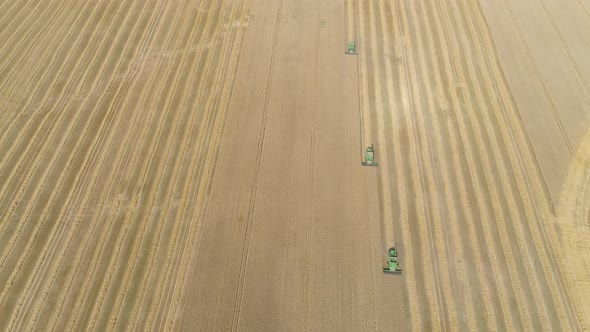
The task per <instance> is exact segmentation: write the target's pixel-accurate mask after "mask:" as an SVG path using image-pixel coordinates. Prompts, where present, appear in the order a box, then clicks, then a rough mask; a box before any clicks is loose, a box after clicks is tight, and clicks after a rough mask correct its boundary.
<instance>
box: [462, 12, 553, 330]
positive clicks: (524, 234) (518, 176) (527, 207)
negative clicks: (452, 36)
mask: <svg viewBox="0 0 590 332" xmlns="http://www.w3.org/2000/svg"><path fill="white" fill-rule="evenodd" d="M463 9H465V8H463ZM470 23H471V22H470ZM469 27H470V32H471V34H472V36H473V38H472V39H474V40H475V41H476V42H477V43H479V42H480V40H479V38H477V37H476V33H475V32H474V28H473V24H470V25H469ZM480 51H481V50H477V53H480ZM468 57H470V55H468ZM480 58H484V57H483V55H480ZM482 67H484V69H485V68H487V67H486V66H485V65H484V66H482ZM470 69H471V68H470ZM484 71H485V70H484ZM486 72H487V71H486ZM488 80H489V79H488ZM484 85H485V86H486V87H489V86H491V84H490V83H488V84H484ZM491 93H493V92H491ZM477 97H478V99H480V98H481V97H480V94H477ZM490 99H492V100H493V101H492V104H493V105H494V106H495V107H498V106H497V105H496V104H495V101H496V99H495V98H490ZM480 104H482V105H485V103H483V102H482V101H480ZM484 109H485V108H484ZM484 114H485V115H489V113H488V112H484ZM494 114H496V112H494ZM483 122H484V123H486V124H487V123H489V122H491V121H490V120H483ZM496 122H500V125H502V124H503V123H502V119H499V120H497V121H496ZM502 128H506V127H505V126H503V127H502ZM488 131H489V132H490V136H491V137H492V139H491V142H492V146H493V147H494V148H496V146H495V145H496V144H497V143H496V142H497V140H498V138H497V137H496V136H495V133H494V132H493V130H492V129H489V130H488ZM503 132H505V131H502V133H503ZM512 144H513V143H512V142H511V141H510V140H508V141H504V145H505V146H511V145H512ZM496 149H499V148H496ZM496 151H500V150H496ZM500 153H501V152H499V153H497V154H498V155H501V154H500ZM507 155H508V156H507V157H508V159H509V160H510V162H511V164H512V169H514V170H516V169H517V168H518V165H517V164H516V161H515V160H514V154H512V153H507ZM515 166H516V167H515ZM501 174H503V173H501ZM512 174H513V176H514V177H515V178H516V179H515V180H513V181H515V182H516V184H514V182H512V181H511V182H512V184H513V186H516V188H514V190H513V191H514V192H515V193H516V194H517V195H518V196H517V197H520V198H521V199H523V200H524V201H523V203H524V205H521V207H522V208H523V209H524V211H525V213H526V216H527V219H529V220H532V219H531V218H534V217H533V216H532V211H531V206H530V205H527V204H526V197H523V196H525V195H526V193H523V191H522V180H521V176H522V175H521V174H520V173H519V172H518V171H517V170H516V172H514V171H513V172H512ZM501 179H503V178H502V177H501ZM506 181H509V180H506ZM509 183H510V182H506V184H504V186H505V188H513V186H510V185H509ZM507 186H510V187H507ZM508 203H509V206H511V208H512V209H517V207H516V206H515V205H514V204H513V201H512V200H509V202H508ZM523 203H521V204H523ZM513 220H520V219H518V216H517V215H516V213H514V214H513ZM518 225H520V223H518ZM519 229H520V234H521V237H522V239H523V240H525V241H526V237H527V232H526V231H525V230H524V229H523V228H522V227H520V228H519ZM523 250H525V251H523ZM521 253H523V255H527V254H528V253H529V248H528V246H526V247H525V248H522V249H521ZM525 257H529V256H525ZM525 266H526V267H527V273H528V274H529V277H530V276H531V274H533V273H534V272H533V269H531V267H530V266H528V265H525ZM534 276H535V279H536V280H537V283H538V285H539V288H542V287H541V282H542V281H543V279H539V276H538V275H537V274H534ZM550 288H551V287H550ZM532 290H533V294H534V295H535V297H536V299H537V303H540V304H545V305H544V306H543V308H542V309H543V310H544V312H545V314H544V315H541V319H542V322H543V324H544V325H545V326H550V322H549V320H548V316H549V314H548V312H547V310H548V309H550V308H548V307H547V306H548V305H551V303H548V302H553V300H549V301H543V300H542V295H541V294H540V293H539V291H538V289H537V288H533V289H532Z"/></svg>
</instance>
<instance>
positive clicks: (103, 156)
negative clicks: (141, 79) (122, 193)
mask: <svg viewBox="0 0 590 332" xmlns="http://www.w3.org/2000/svg"><path fill="white" fill-rule="evenodd" d="M151 18H153V16H151ZM144 43H145V41H142V42H141V43H139V45H140V47H139V48H138V49H141V47H143V46H144ZM136 53H137V51H136ZM133 69H134V68H133V66H132V67H130V69H129V70H128V72H127V74H126V75H127V77H129V76H130V75H131V74H132V72H133ZM127 81H128V80H124V82H127ZM115 100H119V98H116V99H115ZM110 108H115V106H114V105H111V107H110ZM120 114H123V113H122V112H120ZM110 127H111V126H109V128H110ZM119 127H120V119H119V120H118V121H117V122H116V125H115V129H114V130H111V131H110V134H109V137H108V138H107V139H106V143H104V144H105V145H106V146H107V148H106V151H110V149H111V147H112V142H113V137H114V133H115V132H116V131H117V130H118V128H119ZM126 132H129V131H126ZM125 141H126V140H124V142H125ZM106 156H107V153H106V152H104V153H103V154H101V157H100V160H99V161H98V162H97V164H98V167H96V168H95V172H93V174H91V175H90V176H91V178H92V179H91V182H90V185H89V186H88V188H89V189H87V190H86V191H85V192H84V195H83V196H84V198H83V199H82V203H80V204H76V206H82V207H86V204H87V201H88V199H89V196H90V194H91V193H92V192H94V187H95V183H96V180H97V178H98V174H99V172H98V171H99V170H101V169H102V165H103V163H104V161H105V160H106ZM117 160H118V159H117ZM114 170H115V169H113V171H114ZM74 196H75V197H79V196H82V193H79V194H77V195H74ZM68 205H70V204H67V203H66V204H65V205H64V206H68ZM85 210H86V208H83V209H82V215H80V214H78V215H76V216H72V218H73V220H75V222H74V224H75V225H77V224H78V223H79V222H80V219H81V218H82V216H83V215H84V212H85ZM63 213H64V212H63V210H62V214H63ZM64 218H65V217H64V216H60V217H59V218H58V220H63V219H64ZM65 219H69V218H65ZM92 225H93V230H92V232H88V236H89V235H90V234H91V233H94V229H95V226H96V224H94V223H93V224H92ZM72 232H73V230H72ZM71 236H73V234H71V235H68V238H69V240H67V241H66V243H67V246H66V247H67V248H69V246H70V241H71ZM87 241H88V238H86V240H84V241H83V242H82V243H86V242H87ZM57 242H60V241H57ZM79 252H80V253H82V252H85V249H84V250H82V251H79ZM65 255H66V249H62V252H61V253H60V255H59V257H60V263H59V264H57V265H55V266H54V269H53V271H52V273H51V276H52V277H51V278H50V281H49V282H47V281H46V287H45V289H44V291H43V294H44V295H43V298H42V299H41V300H37V301H38V304H37V306H36V307H35V311H34V315H33V318H32V319H31V320H30V323H31V324H33V325H34V322H35V321H36V317H37V315H38V313H39V311H40V310H41V307H40V306H41V304H42V303H43V302H44V301H45V298H46V295H47V294H48V292H49V288H48V287H50V286H51V285H52V284H53V281H54V279H55V275H56V274H57V271H58V269H59V267H60V265H61V260H63V259H64V258H65ZM43 261H47V259H44V260H43ZM74 261H76V262H78V260H74ZM47 268H48V266H47V267H46V269H47ZM78 268H79V265H75V267H74V269H73V270H75V271H77V270H78ZM44 273H45V272H43V273H34V275H41V276H42V275H44ZM71 278H73V275H72V274H69V275H68V279H70V280H71ZM66 285H67V283H66ZM30 294H31V295H30V296H33V294H34V293H31V292H30ZM31 301H32V299H31ZM23 318H24V316H23Z"/></svg>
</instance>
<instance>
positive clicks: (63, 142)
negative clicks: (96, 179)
mask: <svg viewBox="0 0 590 332" xmlns="http://www.w3.org/2000/svg"><path fill="white" fill-rule="evenodd" d="M112 49H113V47H111V48H110V51H109V52H111V51H112ZM104 65H105V64H104V63H103V67H104ZM63 113H64V114H67V112H63ZM93 114H94V113H93ZM90 117H91V118H93V116H92V115H91V116H90ZM79 118H80V114H79V113H78V115H76V116H75V118H74V120H73V121H71V122H70V125H69V126H68V129H67V130H66V133H69V132H71V130H72V129H73V127H74V125H75V124H76V123H77V121H78V120H79ZM89 123H91V121H89V122H87V124H86V127H85V128H87V126H88V124H89ZM55 134H56V133H55V130H54V131H53V133H52V137H53V136H55ZM68 137H69V134H65V135H63V138H62V140H61V142H60V144H59V146H58V148H57V149H56V151H57V153H55V154H54V156H53V158H52V161H51V162H50V163H49V164H50V165H52V166H50V167H49V168H47V169H46V171H45V172H44V174H43V175H42V177H41V178H42V179H43V180H42V181H41V182H42V183H44V182H45V179H46V178H47V176H48V174H49V172H50V171H51V170H52V167H53V165H54V164H55V162H56V160H57V156H58V155H59V154H60V153H59V152H60V150H61V149H62V147H63V145H64V144H65V141H66V139H67V138H68ZM82 141H83V140H79V141H78V145H77V146H79V144H80V142H82ZM47 145H48V144H46V146H45V148H47ZM71 155H72V156H73V155H74V154H71ZM39 159H41V158H38V160H37V162H39ZM35 168H36V167H35ZM39 187H42V185H41V186H39ZM39 187H38V188H39ZM23 191H24V188H23V189H21V191H20V192H19V195H22V194H23ZM38 193H39V190H36V191H35V193H33V196H37V195H38ZM16 201H18V200H16ZM34 202H36V200H35V199H33V200H31V204H29V205H28V207H27V209H26V212H25V215H28V214H29V213H30V212H31V209H32V206H33V203H34ZM13 212H14V209H11V213H10V214H9V216H7V218H9V217H10V216H11V214H12V213H13ZM13 238H14V237H13ZM9 251H10V250H9ZM9 251H8V252H9ZM8 252H5V254H4V256H3V258H2V262H4V260H5V258H6V257H5V256H6V254H7V253H8Z"/></svg>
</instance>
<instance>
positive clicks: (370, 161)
mask: <svg viewBox="0 0 590 332" xmlns="http://www.w3.org/2000/svg"><path fill="white" fill-rule="evenodd" d="M361 163H362V165H363V166H377V165H379V164H377V162H376V161H375V148H374V147H373V144H371V146H369V147H367V150H366V151H365V161H363V162H361Z"/></svg>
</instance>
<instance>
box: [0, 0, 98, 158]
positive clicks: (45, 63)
mask: <svg viewBox="0 0 590 332" xmlns="http://www.w3.org/2000/svg"><path fill="white" fill-rule="evenodd" d="M90 3H92V2H86V5H85V6H84V8H82V10H79V14H78V16H77V17H76V18H75V20H74V23H73V24H70V23H69V22H65V23H64V29H65V28H66V27H67V33H64V32H63V31H62V30H59V31H57V32H56V33H55V34H54V37H53V39H51V40H50V41H48V42H47V43H43V44H42V47H43V48H44V49H47V50H48V51H49V50H52V52H49V53H45V52H43V53H42V54H40V55H39V57H38V58H37V60H38V62H37V63H36V64H35V67H33V68H32V71H33V72H40V73H41V75H39V76H31V77H30V78H29V79H28V82H27V83H26V84H25V83H23V84H25V87H24V88H23V87H22V84H20V81H21V80H25V79H26V78H27V76H26V72H25V71H22V70H20V71H17V70H18V69H20V66H19V65H13V66H11V67H12V69H13V70H14V71H17V72H18V73H20V76H19V77H18V79H17V83H16V84H14V85H13V89H12V91H11V92H10V93H9V95H8V96H7V98H9V96H12V95H13V94H14V93H18V92H19V91H22V90H25V91H31V92H30V93H28V97H27V99H26V100H25V101H24V103H23V104H22V108H20V109H28V108H30V107H32V105H33V100H34V99H35V97H36V95H37V93H38V92H39V91H40V87H41V86H42V83H44V82H45V81H46V79H47V80H48V79H50V78H53V76H51V73H52V70H53V68H54V67H55V66H54V64H56V63H58V62H57V61H61V65H60V66H59V67H58V68H57V70H56V72H57V73H58V75H56V76H55V78H57V77H59V76H60V75H62V74H63V72H64V70H63V69H64V67H65V66H66V64H68V63H70V58H71V56H72V54H73V52H74V50H76V47H77V46H78V44H80V43H81V42H82V41H83V40H84V38H82V36H83V32H84V31H86V29H87V27H88V25H89V24H90V23H91V22H92V21H93V20H92V18H93V17H94V16H95V14H96V13H97V10H98V8H99V6H98V5H95V6H94V7H91V8H92V10H91V11H90V13H86V10H87V9H88V8H89V6H90V5H89V4H90ZM107 8H108V7H107ZM105 12H106V9H105ZM82 18H86V21H85V23H84V25H83V26H82V27H81V28H77V24H78V22H79V20H81V19H82ZM68 25H71V26H69V27H68ZM97 30H98V25H96V26H94V30H93V32H92V36H91V37H92V38H94V35H95V33H96V31H97ZM64 34H65V36H64ZM70 37H76V38H75V41H74V42H71V43H70V44H71V45H72V47H70V48H69V49H68V50H69V51H68V52H67V53H65V54H64V56H60V53H62V52H63V49H64V48H65V47H64V46H65V45H67V43H68V42H69V39H70ZM92 38H87V40H88V43H87V45H91V43H90V41H91V40H92ZM56 40H59V41H60V42H59V45H55V41H56ZM82 54H85V52H82ZM81 58H82V57H80V60H81ZM40 68H45V69H44V70H40ZM11 73H12V72H11ZM70 73H71V75H73V73H74V71H72V72H70ZM56 81H57V79H55V80H54V81H53V83H52V84H50V87H49V88H46V89H45V91H44V93H45V95H44V96H43V97H42V98H40V99H41V102H40V103H39V104H40V105H41V106H40V107H39V109H43V108H44V107H46V104H47V102H48V98H50V97H49V96H50V93H53V94H55V91H53V87H54V86H55V83H56ZM5 84H7V82H5ZM33 84H35V86H34V87H32V85H33ZM4 86H5V85H2V86H0V91H2V90H3V89H4ZM64 87H65V85H64ZM61 97H63V95H61ZM61 97H58V98H61ZM18 111H19V108H15V109H14V110H12V111H10V110H9V111H7V112H6V113H7V114H6V116H5V117H4V118H3V119H2V120H1V121H0V127H5V124H6V123H9V121H10V123H11V124H10V126H9V127H8V128H7V129H6V131H3V133H2V135H1V136H0V146H3V145H5V144H7V143H6V139H7V138H6V136H7V135H8V134H9V133H10V132H11V131H12V128H14V126H16V124H17V122H16V120H14V119H16V118H17V116H18V114H19V112H18ZM49 113H50V112H47V114H49ZM11 115H12V118H11V117H10V116H11ZM30 118H33V116H31V117H30ZM11 119H12V121H11ZM13 121H14V122H13ZM30 121H32V120H31V119H29V121H28V122H27V126H28V123H29V122H30ZM27 126H25V128H28V127H27ZM25 131H26V130H21V133H22V132H25ZM19 135H22V134H19ZM33 136H34V135H33ZM17 141H18V139H15V142H17ZM5 159H8V156H3V158H2V162H1V164H0V165H4V164H5V163H6V160H5ZM3 169H4V166H0V170H3Z"/></svg>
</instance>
